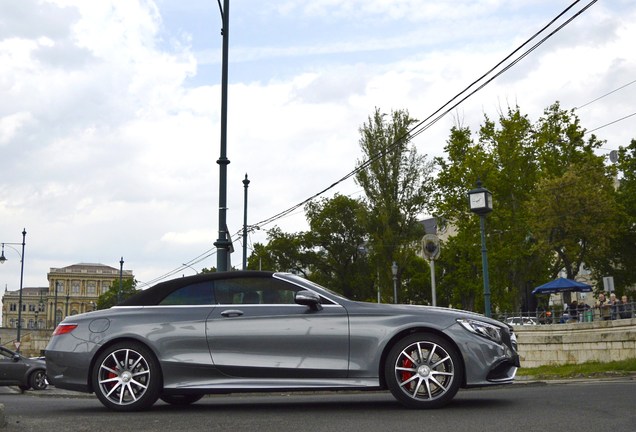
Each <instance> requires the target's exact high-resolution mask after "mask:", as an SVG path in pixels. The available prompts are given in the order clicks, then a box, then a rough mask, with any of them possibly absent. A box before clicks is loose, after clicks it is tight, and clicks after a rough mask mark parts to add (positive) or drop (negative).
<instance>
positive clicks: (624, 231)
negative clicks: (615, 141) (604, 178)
mask: <svg viewBox="0 0 636 432" xmlns="http://www.w3.org/2000/svg"><path fill="white" fill-rule="evenodd" d="M617 156H618V158H617V162H616V169H617V172H616V179H617V181H618V187H617V190H616V205H617V207H618V211H619V212H620V217H619V221H618V223H617V227H616V228H617V230H618V232H619V233H620V234H619V235H616V236H614V237H613V238H610V239H609V241H610V245H609V252H608V254H607V255H606V256H604V257H598V258H599V260H597V261H595V262H593V263H592V264H593V267H594V275H595V277H596V278H597V279H600V278H601V277H603V276H612V277H614V285H615V286H616V291H617V294H618V295H622V294H624V293H625V292H626V290H627V288H629V287H630V286H633V285H634V284H636V140H632V141H631V143H630V144H629V145H628V146H627V147H619V149H618V152H617Z"/></svg>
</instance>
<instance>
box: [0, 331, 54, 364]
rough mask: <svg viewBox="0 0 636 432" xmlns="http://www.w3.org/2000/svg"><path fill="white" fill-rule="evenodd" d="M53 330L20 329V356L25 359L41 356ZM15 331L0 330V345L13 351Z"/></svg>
mask: <svg viewBox="0 0 636 432" xmlns="http://www.w3.org/2000/svg"><path fill="white" fill-rule="evenodd" d="M52 333H53V330H34V329H22V331H21V332H20V354H22V355H23V356H25V357H38V356H40V355H42V353H43V352H44V349H45V348H46V345H47V344H48V343H49V339H51V334H52ZM16 337H17V330H16V329H14V328H6V327H2V328H0V345H2V346H3V347H7V348H9V349H10V350H13V351H15V350H16V349H15V340H16Z"/></svg>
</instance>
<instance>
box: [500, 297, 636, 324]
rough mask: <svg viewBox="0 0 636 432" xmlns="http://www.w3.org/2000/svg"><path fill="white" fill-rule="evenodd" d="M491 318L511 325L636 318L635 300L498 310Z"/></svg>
mask: <svg viewBox="0 0 636 432" xmlns="http://www.w3.org/2000/svg"><path fill="white" fill-rule="evenodd" d="M493 318H495V319H498V320H500V321H503V322H505V323H508V324H512V325H540V324H565V323H577V322H592V321H608V320H616V319H631V318H636V302H631V303H618V304H616V305H610V304H604V305H603V306H596V305H595V306H588V305H582V306H581V305H579V306H578V307H577V308H572V309H570V308H568V307H567V306H566V308H565V309H563V308H562V307H553V308H548V309H537V310H536V311H533V312H498V313H493Z"/></svg>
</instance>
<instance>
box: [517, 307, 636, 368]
mask: <svg viewBox="0 0 636 432" xmlns="http://www.w3.org/2000/svg"><path fill="white" fill-rule="evenodd" d="M515 333H516V335H517V342H518V344H519V356H520V358H521V367H528V368H531V367H538V366H543V365H563V364H579V363H585V362H588V361H598V362H610V361H616V360H627V359H634V358H636V318H632V319H620V320H614V321H593V322H577V323H572V324H552V325H533V326H515Z"/></svg>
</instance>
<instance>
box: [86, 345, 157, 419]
mask: <svg viewBox="0 0 636 432" xmlns="http://www.w3.org/2000/svg"><path fill="white" fill-rule="evenodd" d="M92 382H93V390H94V391H95V394H96V395H97V397H98V398H99V400H100V401H101V403H102V404H104V406H106V407H107V408H110V409H112V410H114V411H140V410H144V409H147V408H149V407H150V406H152V404H154V403H155V402H156V401H157V399H158V398H159V393H160V392H161V387H162V383H161V374H160V372H159V362H158V361H157V359H156V358H155V356H154V354H153V353H152V351H150V350H149V349H148V348H146V347H145V346H144V345H142V344H140V343H137V342H121V343H118V344H115V345H113V346H111V347H109V348H108V349H106V350H104V351H103V352H102V353H101V354H100V355H99V356H98V357H97V360H96V361H95V368H94V369H93V372H92Z"/></svg>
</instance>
